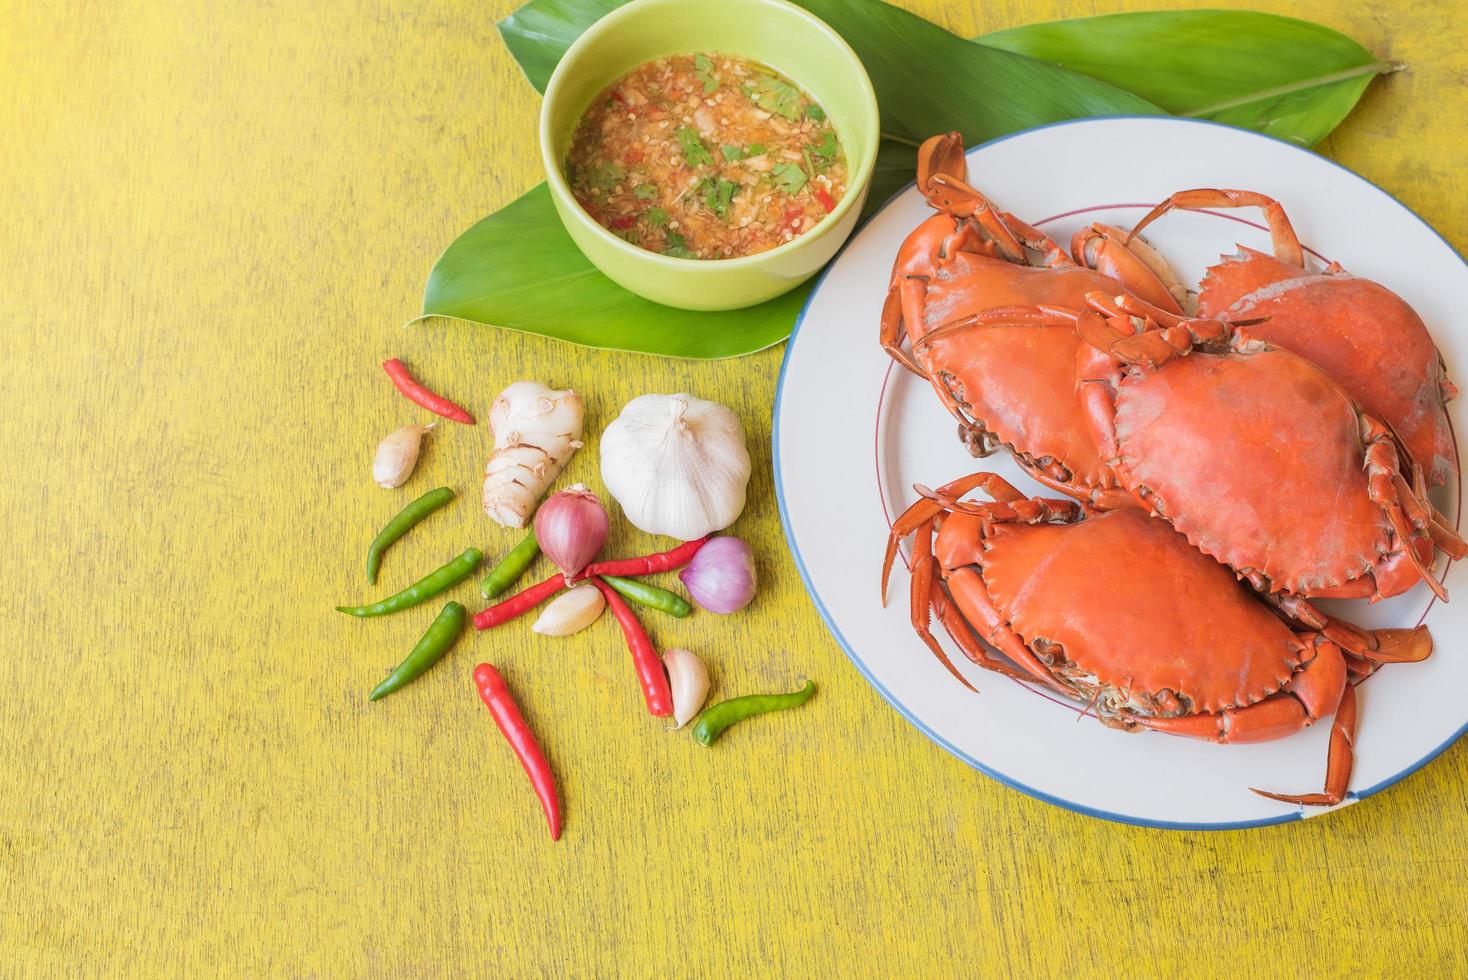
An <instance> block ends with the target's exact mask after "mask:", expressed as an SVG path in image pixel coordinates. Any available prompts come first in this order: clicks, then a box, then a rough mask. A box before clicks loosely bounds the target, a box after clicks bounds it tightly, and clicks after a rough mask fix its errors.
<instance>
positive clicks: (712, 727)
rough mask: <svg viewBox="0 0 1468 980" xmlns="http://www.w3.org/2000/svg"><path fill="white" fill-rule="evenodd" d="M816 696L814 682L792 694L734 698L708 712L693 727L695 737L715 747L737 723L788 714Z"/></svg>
mask: <svg viewBox="0 0 1468 980" xmlns="http://www.w3.org/2000/svg"><path fill="white" fill-rule="evenodd" d="M814 693H816V685H815V682H814V681H806V682H805V686H804V687H802V688H801V689H800V690H798V691H793V692H791V693H790V694H746V695H745V696H744V697H742V698H730V699H729V700H728V701H720V702H719V703H718V704H716V705H714V706H713V707H712V708H708V709H707V710H705V711H704V713H703V714H702V715H701V716H700V717H699V719H698V722H697V723H696V724H695V725H694V726H693V737H694V738H695V739H697V740H698V742H699V744H701V745H713V744H714V739H716V738H718V737H719V736H720V735H722V734H723V733H724V729H726V728H728V727H729V726H730V725H733V724H735V723H736V722H741V721H743V720H744V719H746V718H753V717H754V716H755V715H763V714H767V713H768V712H771V711H784V710H785V709H786V708H797V707H799V706H800V705H802V704H805V702H807V701H809V700H810V696H811V695H812V694H814Z"/></svg>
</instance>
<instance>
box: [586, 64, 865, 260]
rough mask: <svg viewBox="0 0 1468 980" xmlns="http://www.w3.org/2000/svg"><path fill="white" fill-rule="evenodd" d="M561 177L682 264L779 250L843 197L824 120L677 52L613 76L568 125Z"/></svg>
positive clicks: (759, 69)
mask: <svg viewBox="0 0 1468 980" xmlns="http://www.w3.org/2000/svg"><path fill="white" fill-rule="evenodd" d="M566 176H567V179H568V180H569V181H570V183H571V190H572V192H573V193H574V194H575V195H576V199H577V200H578V201H580V202H581V206H582V207H583V208H585V209H586V211H587V213H589V214H590V215H591V216H592V217H593V218H595V219H596V220H597V221H598V222H600V223H601V224H602V225H603V226H604V227H606V228H608V229H609V230H611V232H612V233H613V234H614V235H618V236H619V237H621V238H624V239H626V240H627V241H629V242H631V243H632V244H634V245H637V246H640V247H642V248H645V249H648V250H649V251H653V252H661V253H663V254H664V255H672V256H677V257H679V258H686V259H726V258H737V257H738V256H741V255H752V254H754V253H756V252H763V251H766V250H767V249H771V248H774V247H776V246H778V245H783V244H784V243H786V242H788V241H791V240H793V239H794V238H795V237H796V236H797V235H800V234H803V233H804V232H807V231H809V230H810V229H811V228H813V227H815V225H816V223H817V222H819V221H820V220H821V219H822V218H824V217H825V216H826V215H827V214H829V213H830V212H831V211H832V210H834V209H835V207H836V204H837V202H839V201H840V200H841V198H842V196H843V195H844V194H845V193H846V159H845V156H844V155H843V154H842V152H841V143H840V141H839V140H838V139H837V138H836V131H835V129H834V128H832V126H831V123H830V121H829V120H827V118H826V113H825V111H824V110H822V109H821V107H820V106H819V105H818V104H816V103H815V102H813V101H812V100H811V98H810V96H808V95H806V94H805V92H803V91H801V89H800V88H799V87H798V86H796V85H795V84H794V83H792V82H791V81H789V80H788V79H786V78H783V77H781V76H780V75H777V74H776V73H775V72H773V71H771V70H770V69H768V68H765V67H763V66H761V65H758V64H756V63H754V62H752V61H747V60H745V59H743V58H736V57H733V56H732V55H723V54H685V55H674V56H672V57H669V58H662V59H659V60H657V61H650V62H648V63H647V64H645V65H642V66H641V67H639V68H636V69H634V70H633V71H631V72H629V73H628V74H626V75H624V76H623V77H622V78H620V79H618V80H617V81H616V82H615V83H613V84H612V85H611V86H609V87H608V88H607V89H606V91H604V92H602V93H601V95H599V96H598V97H597V98H596V100H595V101H594V102H593V103H592V105H591V108H589V109H588V110H587V111H586V114H585V115H584V116H583V117H582V119H581V122H580V124H579V125H578V126H577V128H576V133H575V135H574V137H573V138H572V141H571V150H570V152H569V154H568V155H567V159H566Z"/></svg>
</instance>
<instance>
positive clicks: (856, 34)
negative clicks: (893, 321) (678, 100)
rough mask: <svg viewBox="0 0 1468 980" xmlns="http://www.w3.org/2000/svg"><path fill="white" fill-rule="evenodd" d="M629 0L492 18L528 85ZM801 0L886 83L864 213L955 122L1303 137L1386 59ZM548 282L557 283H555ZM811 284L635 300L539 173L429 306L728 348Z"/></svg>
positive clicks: (1224, 29)
mask: <svg viewBox="0 0 1468 980" xmlns="http://www.w3.org/2000/svg"><path fill="white" fill-rule="evenodd" d="M622 2H625V0H533V2H531V3H528V4H526V5H525V6H524V7H521V8H520V9H519V10H517V11H516V12H515V13H514V14H512V15H511V16H510V17H508V18H506V19H505V20H503V21H501V22H500V24H499V30H500V34H501V36H502V37H503V38H504V40H505V44H506V46H507V47H508V48H509V50H510V53H511V54H512V55H513V56H514V57H515V59H516V61H517V62H519V64H520V66H521V68H522V69H523V70H524V72H525V75H526V77H527V78H528V79H529V81H530V83H531V84H532V85H534V86H535V88H536V89H537V90H544V87H545V84H546V82H547V81H548V80H549V78H550V75H551V72H552V71H553V70H554V69H555V66H556V63H557V62H558V61H559V60H560V57H561V55H562V54H563V53H564V52H565V50H566V48H567V47H569V46H570V44H571V42H572V41H574V40H575V39H576V38H577V37H578V36H579V35H580V34H581V32H582V31H584V30H585V29H586V28H587V27H588V26H590V24H591V23H593V22H594V21H595V20H596V19H598V18H599V17H601V16H602V15H603V14H605V13H607V12H608V11H610V10H612V9H614V8H616V7H618V6H620V5H621V4H622ZM798 2H800V3H801V5H802V6H804V7H806V8H807V9H809V10H811V12H813V13H815V14H816V15H817V16H819V17H821V18H822V19H823V20H825V21H826V22H827V23H829V24H830V25H831V26H832V27H834V28H835V29H836V30H837V31H838V32H839V33H840V34H841V35H842V36H843V37H844V38H846V40H847V41H848V43H850V44H851V45H852V47H853V48H855V49H856V52H857V54H858V55H859V56H860V58H861V59H862V62H863V64H864V65H865V66H866V68H867V71H868V73H869V74H870V75H871V77H872V82H873V85H874V87H875V88H876V91H877V98H878V102H879V104H880V106H881V111H882V120H883V128H884V133H883V137H884V138H883V140H882V144H881V146H880V147H879V152H878V160H877V168H876V172H875V173H874V175H873V180H872V188H871V192H870V194H869V196H868V199H867V205H866V209H865V210H866V213H870V212H871V211H873V210H875V209H876V208H877V207H880V206H881V204H882V203H883V202H884V201H886V200H887V199H888V198H889V197H890V196H891V195H892V194H894V193H896V192H897V191H898V190H900V189H901V188H902V187H903V186H904V185H905V184H906V183H907V182H908V181H910V180H911V178H912V172H913V164H914V156H915V147H916V144H917V143H918V142H919V141H920V140H921V139H923V138H924V137H926V136H928V135H931V134H932V133H935V132H941V131H945V130H949V129H957V130H959V131H960V132H962V133H963V134H964V137H965V139H966V140H967V141H968V142H970V143H973V142H981V141H983V140H988V139H992V138H994V137H996V136H1001V135H1004V134H1005V133H1010V132H1014V131H1016V130H1019V129H1025V128H1028V127H1030V126H1036V125H1041V124H1043V123H1047V122H1054V121H1058V120H1062V119H1071V118H1082V117H1086V116H1101V115H1142V114H1157V113H1160V112H1163V111H1171V112H1175V113H1178V114H1183V115H1195V116H1200V117H1205V118H1212V119H1217V120H1219V121H1221V122H1228V123H1231V124H1233V125H1241V126H1246V127H1249V128H1254V129H1258V130H1260V131H1261V132H1267V133H1269V134H1271V135H1274V136H1280V137H1282V138H1285V139H1290V140H1293V141H1294V142H1298V143H1305V144H1307V145H1309V144H1312V143H1314V142H1316V141H1318V140H1319V139H1320V138H1322V137H1323V136H1324V135H1325V134H1326V133H1327V132H1329V131H1330V129H1331V128H1332V127H1333V126H1334V125H1335V124H1336V123H1337V122H1339V120H1340V118H1342V117H1343V116H1344V115H1345V113H1346V112H1348V111H1349V110H1350V108H1351V106H1353V105H1354V104H1355V101H1356V99H1357V98H1359V96H1360V93H1361V91H1362V90H1364V88H1365V86H1366V84H1367V83H1368V82H1369V81H1370V79H1371V77H1372V76H1373V74H1374V73H1375V72H1376V71H1378V70H1381V69H1382V68H1383V66H1381V65H1379V64H1378V63H1377V62H1376V61H1375V60H1374V59H1373V58H1372V57H1371V55H1370V53H1369V52H1367V51H1366V50H1365V49H1364V48H1362V47H1360V45H1357V44H1356V43H1355V42H1353V41H1351V40H1350V39H1349V38H1346V37H1344V36H1342V35H1340V34H1337V33H1336V32H1334V31H1330V30H1328V29H1326V28H1322V27H1318V26H1317V25H1313V24H1308V23H1305V22H1303V21H1295V20H1291V19H1289V18H1283V17H1273V16H1270V15H1264V14H1253V13H1248V12H1237V13H1235V12H1228V11H1197V12H1191V13H1179V14H1118V15H1113V16H1107V17H1092V18H1084V19H1082V20H1077V21H1059V22H1056V23H1053V24H1038V25H1033V26H1031V27H1021V28H1015V29H1013V30H1009V31H1001V32H998V33H996V34H989V35H985V36H984V37H982V38H978V39H976V41H977V42H978V43H973V42H969V41H964V40H962V39H960V38H958V37H956V36H955V35H953V34H950V33H949V32H947V31H945V30H943V29H942V28H940V27H938V26H936V25H934V24H932V23H929V22H928V21H925V20H923V19H922V18H920V17H917V16H915V15H913V14H910V13H907V12H906V11H903V10H899V9H898V8H895V7H892V6H889V5H887V4H885V3H882V2H880V0H798ZM1092 32H1095V33H1092ZM1121 85H1125V86H1126V88H1128V89H1131V90H1132V91H1131V92H1128V91H1125V90H1123V89H1122V88H1121V87H1120V86H1121ZM972 93H978V94H977V95H974V94H972ZM995 93H1002V94H1003V97H996V95H995ZM1133 93H1135V94H1133ZM548 282H555V283H556V284H557V288H555V289H546V288H545V286H546V283H548ZM527 283H534V284H535V285H534V286H533V287H531V286H527ZM808 291H809V287H808V286H807V287H801V288H800V289H798V290H796V291H794V292H793V293H791V294H788V295H787V296H784V297H780V298H778V299H775V300H771V301H770V302H768V303H765V304H762V305H760V306H758V307H754V308H752V309H748V310H739V311H732V312H729V313H693V312H688V311H683V310H675V309H671V308H668V307H664V306H659V305H658V304H655V303H652V302H650V301H647V300H644V299H641V298H640V297H637V296H635V295H633V294H631V293H629V292H627V291H626V290H624V289H622V288H621V287H620V286H618V285H616V284H615V283H613V282H612V281H611V280H609V279H607V278H606V277H605V276H602V275H601V274H600V273H599V272H597V271H596V270H595V268H594V267H593V266H591V264H590V263H589V262H587V261H586V259H585V258H584V257H583V256H582V255H581V253H580V251H579V250H578V249H577V248H576V246H575V244H574V243H573V242H572V241H571V238H570V236H569V235H567V234H566V232H565V230H564V229H563V228H562V227H561V224H560V220H559V218H558V217H557V216H556V214H555V210H554V208H553V207H552V205H551V203H550V197H549V194H548V193H547V192H546V190H545V188H544V185H541V186H538V187H536V188H535V189H534V190H532V191H531V192H529V193H528V194H526V195H524V196H523V197H521V198H519V199H517V200H516V201H514V202H513V203H512V204H510V205H508V206H507V207H505V208H503V209H501V210H500V211H497V212H495V213H494V214H492V215H490V216H489V217H487V218H485V219H483V220H481V221H480V222H479V223H478V224H476V225H474V226H473V227H472V228H470V229H469V230H468V231H466V232H465V233H464V234H463V235H461V236H460V237H459V238H458V239H457V240H456V241H455V242H454V243H453V244H451V245H450V246H449V248H448V250H447V251H445V252H444V254H443V256H442V257H441V258H440V259H439V260H438V262H437V263H436V264H435V266H434V269H433V272H432V274H431V275H430V276H429V280H428V286H427V288H426V290H425V293H424V300H423V315H424V316H425V317H428V316H451V317H457V318H460V319H464V320H470V321H474V322H478V323H488V324H496V325H499V326H504V327H510V328H512V329H517V330H525V331H528V332H531V333H537V334H542V335H545V336H549V337H556V338H559V339H562V340H568V341H571V342H573V343H579V344H584V345H587V346H594V347H607V348H613V349H620V350H631V351H638V352H642V353H652V354H662V355H665V356H672V357H693V358H717V357H734V356H738V355H741V354H747V353H752V352H753V351H757V350H762V349H764V348H765V347H768V346H770V345H771V344H774V343H778V342H779V341H781V340H783V339H784V338H785V337H786V336H788V334H789V332H790V328H791V327H792V326H793V324H794V319H795V316H796V315H797V314H798V311H799V309H800V306H801V305H802V304H803V302H804V299H805V296H806V294H807V293H808Z"/></svg>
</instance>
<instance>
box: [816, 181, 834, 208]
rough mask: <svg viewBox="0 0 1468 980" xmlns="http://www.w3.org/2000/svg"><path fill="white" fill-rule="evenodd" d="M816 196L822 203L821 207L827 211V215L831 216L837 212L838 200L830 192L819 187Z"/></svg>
mask: <svg viewBox="0 0 1468 980" xmlns="http://www.w3.org/2000/svg"><path fill="white" fill-rule="evenodd" d="M815 195H816V200H817V201H820V202H821V207H823V208H825V209H826V213H827V214H830V213H831V212H832V211H835V210H836V199H835V198H834V197H832V196H831V192H830V191H828V190H826V189H825V188H824V187H817V188H816V190H815Z"/></svg>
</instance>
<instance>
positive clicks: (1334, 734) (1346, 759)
mask: <svg viewBox="0 0 1468 980" xmlns="http://www.w3.org/2000/svg"><path fill="white" fill-rule="evenodd" d="M1347 674H1348V671H1347V667H1346V660H1345V658H1344V657H1343V656H1342V655H1341V651H1340V648H1339V647H1337V646H1336V645H1335V644H1334V643H1332V642H1331V641H1329V640H1327V639H1325V638H1324V637H1321V638H1319V639H1317V640H1316V642H1315V656H1314V658H1313V659H1311V660H1310V661H1309V662H1307V663H1306V664H1304V665H1303V666H1302V667H1301V668H1300V669H1299V670H1298V671H1296V673H1295V675H1294V676H1293V677H1292V678H1290V681H1289V683H1288V684H1287V685H1286V686H1285V687H1284V689H1283V690H1280V691H1277V692H1276V693H1274V694H1271V695H1270V696H1269V697H1267V698H1264V699H1263V700H1262V701H1256V702H1254V703H1253V704H1250V705H1246V706H1245V707H1242V708H1237V709H1231V708H1225V709H1224V710H1223V711H1220V712H1218V713H1217V714H1199V715H1183V716H1181V717H1178V718H1144V717H1136V718H1132V719H1129V720H1133V721H1136V722H1137V723H1138V724H1139V725H1142V726H1143V727H1145V728H1150V729H1152V730H1153V731H1159V732H1168V733H1170V734H1173V735H1185V736H1188V737H1190V738H1203V739H1208V740H1210V741H1215V742H1222V743H1229V742H1240V743H1242V742H1265V741H1270V740H1272V739H1276V738H1282V737H1284V736H1286V735H1289V734H1291V733H1293V732H1296V731H1299V730H1300V729H1302V728H1308V727H1310V726H1311V725H1313V724H1314V723H1315V722H1317V721H1319V720H1320V719H1321V718H1324V717H1325V716H1326V715H1331V714H1333V715H1334V716H1335V717H1334V721H1333V722H1332V725H1331V733H1330V752H1329V755H1328V756H1327V760H1326V776H1325V789H1324V791H1323V792H1320V793H1309V794H1305V795H1301V796H1294V795H1287V794H1283V793H1270V792H1266V791H1264V790H1260V789H1256V790H1254V792H1256V793H1258V794H1259V795H1260V796H1267V797H1269V798H1270V799H1272V800H1279V801H1280V802H1282V803H1299V804H1302V805H1305V806H1334V805H1335V804H1337V803H1339V802H1340V801H1341V800H1343V799H1345V795H1346V788H1347V787H1348V786H1349V784H1350V780H1351V766H1352V763H1353V762H1354V761H1355V753H1354V751H1353V750H1352V747H1351V746H1352V743H1353V742H1354V740H1355V737H1356V689H1355V688H1353V687H1352V686H1351V685H1350V683H1349V681H1348V677H1347Z"/></svg>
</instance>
